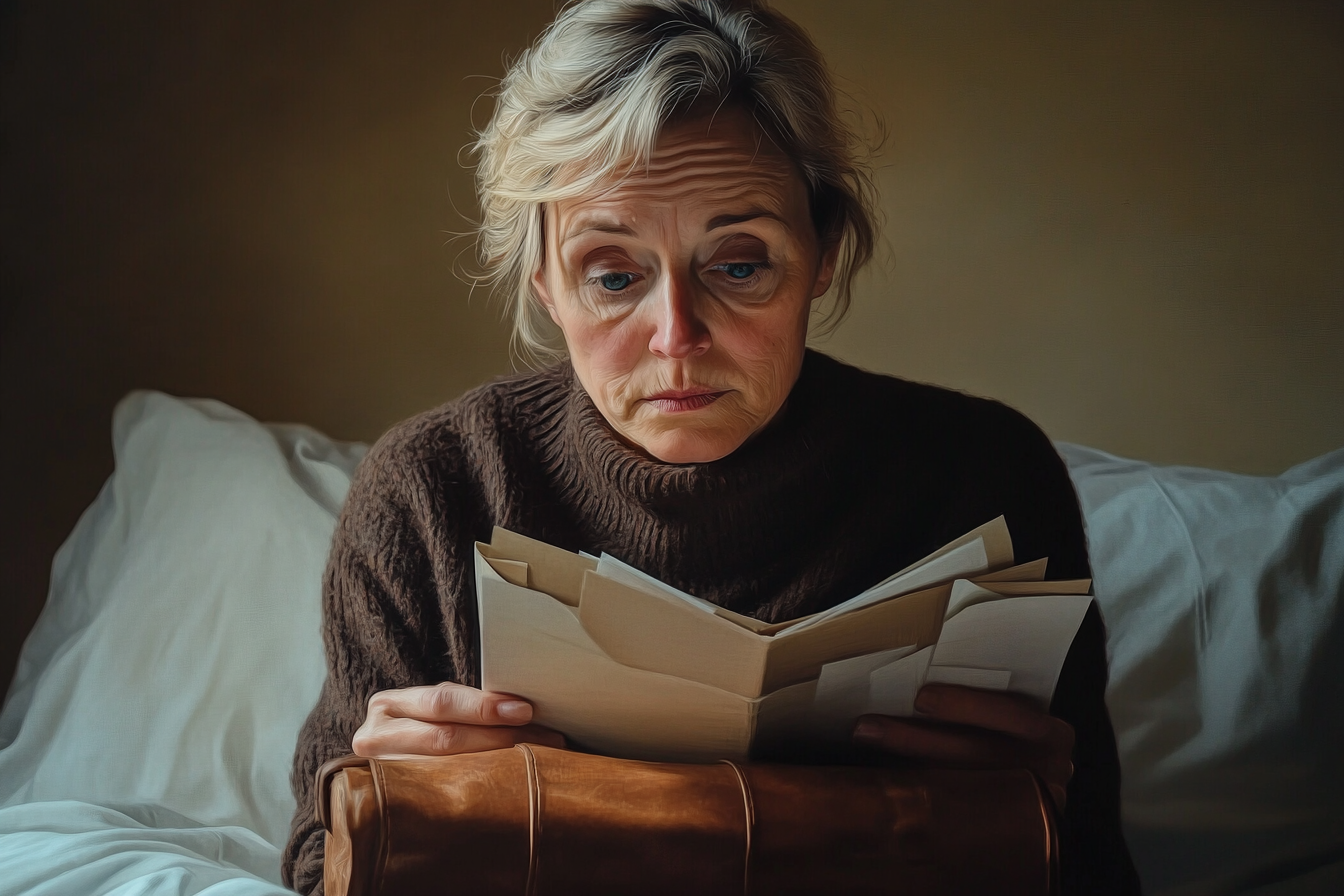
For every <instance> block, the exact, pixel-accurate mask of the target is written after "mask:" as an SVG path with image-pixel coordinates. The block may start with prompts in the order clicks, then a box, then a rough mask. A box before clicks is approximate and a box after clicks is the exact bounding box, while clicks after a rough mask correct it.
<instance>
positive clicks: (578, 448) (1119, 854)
mask: <svg viewBox="0 0 1344 896" xmlns="http://www.w3.org/2000/svg"><path fill="white" fill-rule="evenodd" d="M999 514H1004V515H1005V516H1006V517H1007V521H1008V526H1009V529H1010V530H1011V532H1012V535H1013V543H1014V549H1015V551H1014V552H1015V554H1016V556H1017V557H1018V559H1019V560H1028V559H1034V558H1037V557H1044V556H1048V557H1049V558H1050V565H1049V574H1050V575H1051V576H1052V577H1054V578H1074V577H1086V576H1088V575H1089V574H1090V573H1089V567H1088V562H1087V545H1086V540H1085V537H1084V533H1083V524H1082V518H1081V514H1080V511H1079V508H1078V502H1077V498H1076V496H1075V494H1074V491H1073V486H1072V484H1071V482H1070V481H1069V478H1068V475H1067V473H1066V471H1065V468H1064V465H1063V463H1062V462H1061V460H1060V458H1059V456H1058V455H1057V454H1056V453H1055V451H1054V449H1053V447H1052V446H1051V444H1050V442H1049V441H1048V440H1047V439H1046V437H1045V435H1044V434H1043V433H1042V432H1041V431H1040V430H1039V429H1038V428H1037V427H1036V426H1034V425H1033V424H1032V423H1031V422H1030V421H1028V420H1027V419H1026V418H1025V417H1023V416H1022V415H1021V414H1019V413H1017V412H1016V411H1013V410H1011V409H1009V408H1007V407H1005V406H1004V405H1001V404H999V403H997V402H993V401H989V400H985V399H979V398H972V397H969V396H966V395H963V394H961V393H958V392H952V391H948V390H945V389H939V388H936V387H932V386H927V385H921V384H915V383H910V382H907V381H905V380H900V379H896V378H893V377H886V376H877V375H874V374H870V373H866V372H863V371H860V370H857V369H855V368H852V367H848V366H846V365H843V364H841V363H839V362H837V361H834V360H832V359H830V358H828V357H826V356H824V355H820V354H817V353H815V352H809V353H808V355H807V357H806V360H805V362H804V365H803V370H802V374H801V376H800V377H799V380H798V383H797V384H796V386H795V387H794V389H793V391H792V393H791V394H790V396H789V400H788V402H787V404H786V406H785V408H784V410H783V411H781V412H780V414H779V416H778V417H777V418H776V420H775V421H773V422H772V423H771V424H770V426H769V427H767V429H766V430H765V431H764V432H762V433H760V434H759V435H758V436H757V437H755V438H754V439H752V440H751V441H749V442H748V443H747V444H746V445H744V446H742V447H741V448H739V449H738V450H737V451H736V452H735V453H733V454H732V455H730V456H729V457H726V458H724V459H722V460H719V461H715V462H713V463H708V464H694V465H671V464H664V463H660V462H658V461H655V460H651V459H650V458H649V457H648V456H647V455H645V454H643V453H642V452H640V451H638V450H637V449H633V448H631V447H629V446H628V445H626V444H625V443H624V442H622V441H621V440H619V439H618V438H617V437H616V436H615V435H613V433H612V431H611V430H610V429H609V428H608V426H607V425H606V423H605V421H604V420H603V419H602V417H601V415H600V414H599V413H598V412H597V410H596V408H594V406H593V404H592V402H591V401H590V400H589V399H588V396H587V395H586V393H584V391H583V390H582V388H581V387H580V386H579V385H578V383H577V380H576V379H575V378H574V377H573V374H572V371H571V369H570V367H569V366H568V365H567V364H561V365H559V366H556V367H553V368H550V369H548V370H544V371H541V372H540V373H535V374H527V375H522V376H515V377H512V378H508V379H504V380H501V381H498V382H495V383H492V384H490V385H487V386H484V387H482V388H479V389H476V390H475V391H473V392H470V393H468V394H466V395H464V396H463V397H462V398H461V399H459V400H457V401H454V402H451V403H449V404H446V405H444V406H442V407H440V408H438V409H436V410H433V411H430V412H428V413H425V414H422V415H420V416H418V417H415V418H412V419H411V420H408V421H406V422H405V423H402V424H400V425H399V426H396V427H394V428H393V429H392V430H391V431H389V432H388V433H387V434H386V435H385V436H383V438H382V439H380V440H379V442H378V443H377V445H375V446H374V448H373V449H372V450H371V451H370V452H369V454H368V456H367V457H366V458H365V459H364V461H363V463H362V464H361V465H360V468H359V470H358V472H357V473H356V475H355V479H354V483H353V484H352V486H351V490H350V494H349V497H348V498H347V499H346V504H345V509H344V511H343V512H342V514H341V519H340V522H339V524H338V526H337V529H336V534H335V538H334V542H333V545H332V550H331V557H330V560H329V563H328V567H327V572H326V579H325V582H324V590H323V593H324V597H323V612H324V617H325V625H324V629H323V635H324V638H325V641H326V649H327V665H328V673H327V680H326V683H325V684H324V686H323V688H322V693H321V695H320V697H319V698H318V703H317V706H316V707H314V709H313V711H312V713H311V714H310V715H309V717H308V720H307V722H306V723H305V724H304V727H303V730H302V731H301V732H300V735H299V742H298V747H297V751H296V754H295V758H294V772H293V778H292V784H293V787H294V791H295V794H296V796H297V797H298V810H297V812H296V814H295V817H294V826H293V831H292V834H291V839H290V842H289V844H288V846H287V848H286V850H285V854H284V865H283V871H284V877H285V881H286V883H288V884H289V885H291V886H293V887H295V888H296V889H298V890H299V891H300V892H304V893H314V892H320V891H321V874H322V855H323V832H322V830H321V827H320V826H319V825H318V824H317V822H316V821H315V820H314V815H313V806H314V793H313V776H314V772H315V771H316V770H317V768H318V766H319V765H320V764H321V763H322V762H324V761H326V760H327V759H330V758H332V757H335V756H339V755H342V754H344V753H348V752H349V751H350V741H351V737H352V735H353V734H354V732H355V729H356V728H358V727H359V725H360V723H361V722H362V721H363V718H364V713H365V706H366V703H367V701H368V698H369V695H370V694H372V693H374V692H375V691H379V690H384V689H387V688H403V687H408V686H411V685H421V684H428V683H434V682H439V681H444V680H452V681H459V682H463V683H466V684H471V685H475V684H476V682H477V680H478V677H477V676H478V671H479V670H478V661H477V628H476V613H475V607H476V600H475V593H474V584H473V583H474V579H473V566H472V557H473V555H472V550H471V548H472V543H473V542H474V541H477V540H483V541H488V540H489V538H490V531H491V527H492V526H495V525H500V526H504V527H507V528H509V529H512V530H514V531H517V532H521V533H523V534H525V535H529V536H532V537H534V538H540V539H543V540H545V541H549V542H551V543H553V544H556V545H559V546H561V547H563V548H567V549H569V550H572V551H578V550H585V551H588V552H590V553H593V554H600V553H601V552H603V551H606V552H608V553H610V554H612V555H614V556H616V557H619V558H621V559H622V560H625V561H626V562H629V563H632V564H634V565H635V566H637V567H639V568H640V569H643V570H645V571H647V572H649V573H651V574H652V575H654V576H657V577H658V578H660V579H662V580H664V581H666V582H669V583H671V584H673V585H675V586H676V587H678V588H681V589H683V590H685V591H688V592H690V593H692V594H695V595H697V596H699V597H703V598H707V599H709V600H711V601H714V602H716V603H719V604H721V605H723V606H725V607H729V608H731V609H733V610H737V611H739V612H743V613H749V614H752V615H754V616H757V617H759V618H761V619H765V620H770V621H778V620H783V619H789V618H793V617H796V616H800V615H803V614H806V613H811V612H814V611H816V610H821V609H824V608H826V607H829V606H832V605H834V604H836V603H838V602H839V601H841V600H843V599H845V598H848V597H851V596H853V595H855V594H857V593H859V592H860V591H862V590H864V589H865V588H867V587H868V586H870V585H872V584H874V583H875V582H877V581H879V580H881V579H883V578H884V577H886V576H887V575H889V574H890V573H892V572H893V571H895V570H897V569H900V568H902V567H904V566H906V565H907V564H909V563H911V562H912V561H914V560H916V559H918V558H919V557H921V556H924V555H925V554H927V553H929V552H930V551H932V550H934V549H935V548H938V547H940V546H941V545H943V544H945V543H946V542H948V541H951V540H952V539H953V538H955V537H957V536H959V535H961V534H963V533H965V532H967V531H969V530H970V529H972V528H974V527H975V526H977V525H979V524H981V523H984V522H986V521H988V520H990V519H993V518H994V517H996V516H998V515H999ZM1105 683H1106V658H1105V641H1104V632H1103V630H1102V626H1101V622H1100V618H1099V617H1098V616H1097V615H1096V613H1095V610H1094V611H1093V612H1092V613H1091V614H1089V617H1088V620H1087V621H1086V622H1085V623H1084V626H1083V629H1082V630H1081V631H1080V633H1079V635H1078V638H1077V639H1076V640H1075V643H1074V647H1073V650H1072V651H1071V652H1070V655H1069V659H1068V660H1067V662H1066V664H1065V668H1064V671H1063V673H1062V675H1061V680H1060V685H1059V687H1058V690H1057V692H1056V697H1055V701H1054V704H1053V705H1052V707H1051V709H1052V712H1054V713H1055V714H1056V715H1058V716H1060V717H1061V718H1063V719H1065V720H1067V721H1068V722H1070V723H1071V724H1072V725H1073V726H1074V728H1075V729H1076V732H1077V745H1076V747H1075V751H1074V765H1075V769H1076V771H1075V775H1074V778H1073V781H1072V783H1071V785H1070V788H1069V801H1068V812H1067V814H1066V817H1065V819H1064V824H1063V835H1064V840H1065V848H1064V849H1063V850H1062V855H1063V856H1064V858H1065V861H1066V865H1065V882H1066V888H1067V889H1069V890H1073V891H1077V892H1089V893H1092V892H1135V891H1137V878H1136V877H1135V875H1134V871H1133V867H1132V865H1131V863H1130V860H1129V855H1128V853H1127V851H1126V849H1125V844H1124V840H1123V838H1122V836H1121V833H1120V818H1119V763H1118V760H1117V757H1116V750H1115V740H1114V735H1113V733H1112V729H1111V724H1110V719H1109V717H1108V716H1107V713H1106V707H1105V703H1104V702H1103V694H1104V690H1105Z"/></svg>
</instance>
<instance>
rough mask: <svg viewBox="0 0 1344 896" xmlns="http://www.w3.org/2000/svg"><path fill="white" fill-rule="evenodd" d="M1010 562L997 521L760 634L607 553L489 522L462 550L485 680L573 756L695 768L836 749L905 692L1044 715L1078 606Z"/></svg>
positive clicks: (1065, 592)
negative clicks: (961, 688)
mask: <svg viewBox="0 0 1344 896" xmlns="http://www.w3.org/2000/svg"><path fill="white" fill-rule="evenodd" d="M1045 565H1046V561H1045V560H1044V559H1041V560H1036V561H1033V562H1030V563H1024V564H1021V565H1014V563H1013V553H1012V541H1011V538H1010V536H1009V533H1008V527H1007V524H1006V523H1005V521H1004V519H1003V518H1002V517H999V518H998V519H996V520H993V521H991V522H989V523H986V524H985V525H983V526H981V527H979V528H978V529H975V530H973V531H971V532H969V533H967V534H966V535H964V536H962V537H961V538H959V539H957V540H956V541H953V542H951V543H950V544H948V545H945V546H944V547H942V548H940V549H939V550H937V551H935V552H934V553H932V554H930V555H929V556H928V557H925V558H924V559H922V560H920V561H919V562H918V563H915V564H913V565H911V566H909V567H907V568H906V569H903V570H901V571H900V572H898V573H896V574H895V575H893V576H891V577H890V578H888V579H886V580H885V581H883V582H880V583H878V584H877V585H875V586H873V587H872V588H870V589H868V590H867V591H865V592H863V593H862V594H859V595H857V596H855V597H854V598H851V599H850V600H847V601H845V602H843V603H841V604H839V605H837V606H835V607H833V608H831V609H829V610H826V611H823V612H821V613H816V614H813V615H811V616H805V617H803V618H801V619H794V620H790V621H788V622H782V623H774V624H767V623H763V622H761V621H759V620H756V619H753V618H751V617H749V616H743V615H741V614H738V613H734V612H732V611H729V610H725V609H723V608H721V607H718V606H716V605H714V604H712V603H710V602H708V601H704V600H701V599H699V598H697V597H695V596H693V595H690V594H686V593H685V592H682V591H679V590H677V589H676V588H673V587H672V586H670V585H667V584H666V583H664V582H661V581H658V580H657V579H655V578H653V577H651V576H649V575H647V574H646V573H644V572H642V571H640V570H638V569H635V568H634V567H632V566H629V565H628V564H625V563H622V562H621V561H620V560H618V559H616V558H614V557H609V556H602V557H590V556H587V555H584V554H573V553H570V552H568V551H564V550H561V549H560V548H556V547H554V546H552V545H549V544H546V543H545V542H541V541H536V540H534V539H530V538H525V537H523V536H521V535H518V534H516V533H513V532H509V531H508V530H505V529H500V528H496V529H495V531H494V535H493V537H492V539H491V542H490V544H483V543H480V542H478V543H477V545H476V595H477V600H478V602H479V614H480V615H479V618H480V624H481V663H482V686H483V687H484V688H485V689H486V690H489V691H498V692H503V693H509V694H516V695H518V696H520V697H523V698H525V699H527V700H529V701H531V703H532V704H533V707H534V710H535V714H534V721H536V722H537V723H538V724H542V725H547V726H549V727H551V728H555V729H556V730H558V731H561V732H563V733H564V734H565V735H566V736H567V737H568V738H570V740H571V741H573V742H574V743H575V744H576V745H578V746H581V747H583V748H586V749H591V750H594V751H596V752H599V753H605V754H607V755H612V756H621V757H627V758H632V759H647V760H657V761H674V762H707V761H713V760H717V759H738V760H741V759H747V758H749V757H750V756H751V755H752V754H753V753H757V754H759V753H776V752H781V751H783V752H789V751H792V750H793V749H796V748H797V747H799V746H805V745H818V746H826V745H842V744H847V743H848V742H849V740H850V732H851V731H852V729H853V726H854V720H855V719H856V718H857V717H858V716H859V715H862V714H864V713H882V714H886V715H895V716H909V715H913V714H914V699H915V695H916V694H917V693H918V691H919V688H920V687H922V686H923V685H924V684H926V683H929V682H950V683H954V684H962V685H968V686H971V687H978V688H989V689H993V690H1001V691H1014V692H1017V693H1021V694H1025V695H1027V696H1029V697H1031V698H1033V699H1035V700H1036V701H1037V702H1039V703H1040V704H1041V705H1042V706H1047V705H1048V704H1049V702H1050V697H1051V695H1052V694H1053V693H1054V689H1055V682H1056V680H1057V679H1058V677H1059V670H1060V668H1061V667H1062V666H1063V664H1064V658H1065V657H1066V656H1067V654H1068V651H1069V647H1070V645H1071V644H1072V643H1073V637H1074V635H1075V634H1076V633H1077V630H1078V626H1079V625H1080V624H1081V622H1082V620H1083V615H1084V614H1085V613H1086V612H1087V608H1088V605H1089V603H1090V602H1091V600H1092V599H1091V597H1089V596H1088V594H1087V592H1088V590H1089V588H1090V586H1091V581H1090V580H1088V579H1078V580H1071V581H1056V582H1043V581H1041V578H1042V577H1043V576H1044V574H1045Z"/></svg>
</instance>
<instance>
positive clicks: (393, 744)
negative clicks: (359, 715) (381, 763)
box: [350, 681, 565, 759]
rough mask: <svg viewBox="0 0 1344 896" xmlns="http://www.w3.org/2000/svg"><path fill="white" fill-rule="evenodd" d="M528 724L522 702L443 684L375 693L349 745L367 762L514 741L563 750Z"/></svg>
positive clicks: (552, 735) (556, 738)
mask: <svg viewBox="0 0 1344 896" xmlns="http://www.w3.org/2000/svg"><path fill="white" fill-rule="evenodd" d="M531 720H532V705H531V704H530V703H528V702H527V701H525V700H520V699H518V698H517V697H513V696H510V695H508V694H494V693H487V692H486V691H482V690H479V689H477V688H471V687H467V686H466V685H462V684H455V683H453V682H451V681H445V682H443V683H441V684H433V685H423V686H421V687H413V688H400V689H397V690H390V691H379V692H378V693H376V694H374V695H373V696H372V697H370V698H369V708H368V713H367V714H366V715H365V717H364V724H362V725H360V726H359V730H358V731H356V732H355V736H354V738H353V739H352V740H351V743H350V746H351V749H352V750H354V752H355V753H356V754H357V755H359V756H363V757H365V758H367V759H404V758H407V757H413V756H446V755H448V754H450V753H479V752H482V751H484V750H498V749H502V748H504V747H511V746H513V745H514V744H517V743H529V744H542V745H543V746H547V747H559V748H561V749H563V748H564V747H565V737H564V735H563V734H561V733H560V732H558V731H552V730H551V729H550V728H544V727H542V726H541V725H530V724H528V723H529V722H530V721H531Z"/></svg>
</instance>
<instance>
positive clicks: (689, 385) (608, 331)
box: [533, 111, 836, 463]
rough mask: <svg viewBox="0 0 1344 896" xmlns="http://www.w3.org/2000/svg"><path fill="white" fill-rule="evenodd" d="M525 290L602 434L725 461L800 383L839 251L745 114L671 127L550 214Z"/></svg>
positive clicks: (799, 183)
mask: <svg viewBox="0 0 1344 896" xmlns="http://www.w3.org/2000/svg"><path fill="white" fill-rule="evenodd" d="M545 221H546V223H545V239H546V257H545V262H544V263H543V265H542V268H541V270H539V271H538V272H537V273H536V275H535V277H534V280H533V284H534V286H535V288H536V291H537V295H538V296H539V297H540V299H541V301H542V303H543V304H544V305H545V306H546V308H547V309H548V310H549V311H550V314H551V317H552V319H554V320H555V322H556V324H557V325H559V327H560V329H561V330H562V331H564V336H565V343H566V345H567V346H568V348H569V355H570V359H571V361H572V363H573V365H574V371H575V373H576V374H577V376H578V378H579V382H580V383H581V384H582V385H583V387H584V389H585V390H587V392H588V394H589V395H590V396H591V397H592V399H593V403H594V404H595V405H596V406H597V408H598V410H599V411H601V412H602V416H603V417H605V418H606V420H607V422H608V423H609V424H610V425H611V427H612V428H613V429H614V430H615V431H616V432H617V433H618V434H619V435H621V436H622V437H623V438H625V439H626V440H627V441H629V442H632V443H634V444H635V445H637V446H639V447H640V448H643V449H644V450H645V451H647V452H648V453H649V454H651V455H653V456H654V457H655V458H658V459H659V460H662V461H665V462H667V463H704V462H706V461H712V460H717V459H719V458H721V457H724V456H725V455H727V454H730V453H732V452H733V451H735V450H736V449H737V448H738V446H740V445H741V444H742V443H743V442H745V441H747V439H749V438H751V437H752V436H753V435H754V434H755V433H757V432H759V431H760V430H761V429H762V428H763V427H764V426H765V425H766V424H767V423H769V422H770V420H771V418H773V417H774V416H775V414H776V413H778V411H779V409H780V407H782V406H783V404H784V400H785V399H786V398H787V397H788V394H789V390H790V389H792V388H793V384H794V381H795V380H797V378H798V371H799V369H800V368H801V366H802V360H803V349H804V345H805V342H806V339H807V323H808V315H809V313H810V311H811V307H812V300H813V299H815V298H817V297H818V296H820V295H821V294H822V293H824V292H825V291H826V289H827V288H828V287H829V286H830V281H831V275H832V273H833V271H834V268H835V256H836V250H835V247H828V248H824V247H821V246H820V245H819V244H818V238H817V234H816V232H815V229H814V228H813V226H812V219H811V216H810V214H809V209H808V202H807V187H806V185H805V184H804V182H803V179H802V177H801V175H800V174H799V173H798V171H797V169H796V168H795V166H794V165H793V163H792V162H791V161H790V160H789V159H788V158H787V157H786V156H784V155H783V154H782V153H781V152H780V151H779V150H778V149H776V148H775V147H774V145H773V144H772V143H771V142H770V141H769V140H768V139H766V138H764V137H762V136H761V135H760V132H759V131H758V130H757V129H756V127H755V125H754V124H753V123H752V122H751V120H750V118H748V117H747V116H746V115H742V114H733V113H730V112H727V111H724V112H722V113H721V114H720V115H719V116H718V117H716V118H715V119H713V120H712V122H711V120H710V119H706V118H699V119H693V120H691V121H688V122H685V123H683V124H680V125H677V126H673V127H669V128H668V129H667V130H666V131H664V133H663V135H662V137H661V138H660V140H659V142H658V146H657V149H656V151H655V152H654V154H653V157H652V159H651V160H650V161H649V164H648V165H647V167H643V166H642V167H640V168H639V169H638V170H637V171H636V172H635V173H633V174H631V175H629V176H626V177H624V178H621V179H618V180H613V181H612V182H611V183H610V184H609V185H607V186H606V187H605V188H600V189H598V190H595V191H594V193H593V195H590V196H587V197H584V198H581V199H571V200H562V201H560V202H556V203H553V204H550V205H548V206H547V208H546V214H545Z"/></svg>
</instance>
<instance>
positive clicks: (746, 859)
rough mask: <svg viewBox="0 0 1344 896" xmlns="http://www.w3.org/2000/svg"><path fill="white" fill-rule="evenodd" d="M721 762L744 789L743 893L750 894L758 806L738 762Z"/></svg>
mask: <svg viewBox="0 0 1344 896" xmlns="http://www.w3.org/2000/svg"><path fill="white" fill-rule="evenodd" d="M719 761H720V762H722V763H723V764H724V765H726V766H728V767H729V768H731V769H732V770H733V774H735V775H737V783H738V786H740V787H741V788H742V812H743V819H744V821H745V823H746V849H745V850H744V851H743V854H742V892H743V893H744V894H745V893H748V892H750V890H749V889H748V887H749V880H748V875H749V874H750V872H751V832H752V829H753V828H755V827H756V806H755V804H754V803H753V802H752V799H751V785H750V784H748V783H747V776H746V775H745V774H744V773H743V771H742V769H740V768H738V766H737V763H736V762H732V761H730V760H727V759H720V760H719Z"/></svg>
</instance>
